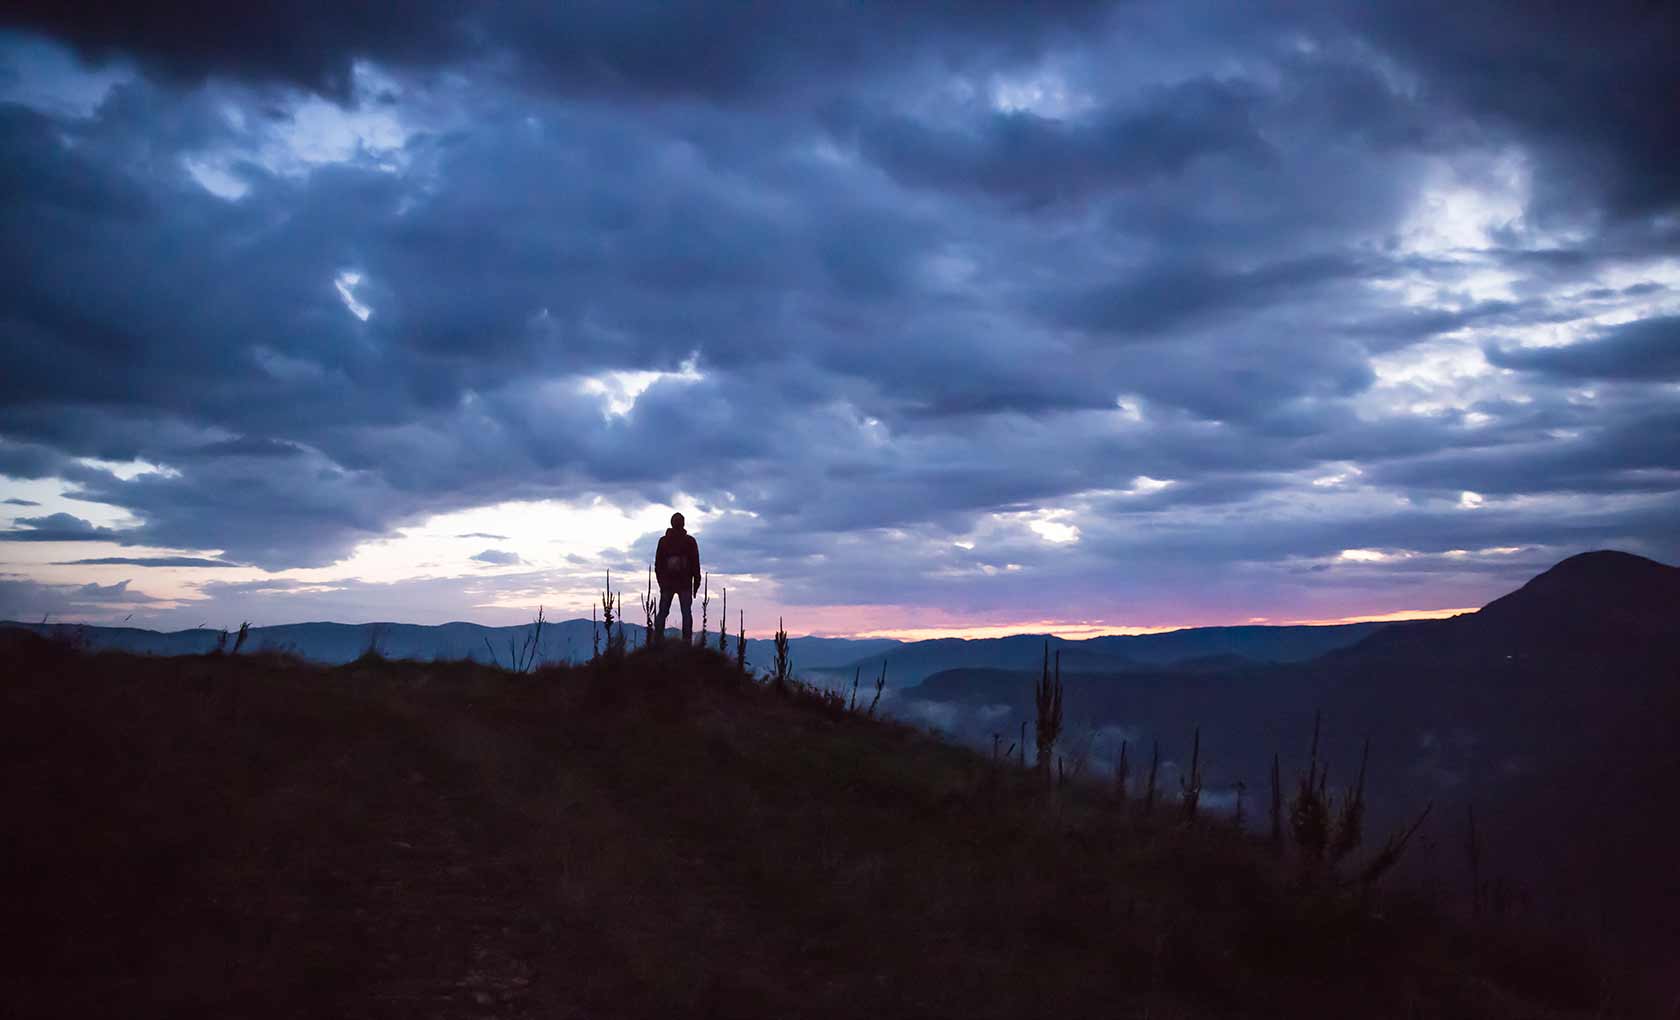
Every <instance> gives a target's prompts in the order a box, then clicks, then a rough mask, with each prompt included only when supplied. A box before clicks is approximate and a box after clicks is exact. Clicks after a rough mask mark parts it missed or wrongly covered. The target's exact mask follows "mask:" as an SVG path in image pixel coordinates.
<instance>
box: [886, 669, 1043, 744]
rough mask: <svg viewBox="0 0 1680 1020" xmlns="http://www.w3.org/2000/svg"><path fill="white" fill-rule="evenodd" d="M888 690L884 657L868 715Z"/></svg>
mask: <svg viewBox="0 0 1680 1020" xmlns="http://www.w3.org/2000/svg"><path fill="white" fill-rule="evenodd" d="M886 689H887V660H886V659H885V658H884V657H883V658H882V659H881V675H880V676H878V677H876V678H875V696H874V697H873V698H870V699H869V711H868V713H866V714H868V715H870V716H874V715H875V706H877V705H879V704H880V703H881V692H882V691H884V690H886ZM1021 725H1022V727H1023V729H1022V731H1021V732H1022V733H1023V737H1022V740H1021V747H1022V748H1023V750H1022V751H1021V754H1022V755H1023V756H1024V755H1025V754H1026V750H1025V748H1026V746H1027V745H1026V738H1025V736H1024V734H1025V733H1026V730H1025V729H1024V727H1025V726H1026V723H1022V724H1021Z"/></svg>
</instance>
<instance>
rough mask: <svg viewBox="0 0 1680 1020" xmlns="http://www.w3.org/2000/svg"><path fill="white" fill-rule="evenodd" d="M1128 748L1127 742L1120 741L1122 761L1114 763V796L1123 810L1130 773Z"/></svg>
mask: <svg viewBox="0 0 1680 1020" xmlns="http://www.w3.org/2000/svg"><path fill="white" fill-rule="evenodd" d="M1126 746H1127V742H1126V741H1124V740H1122V741H1120V760H1119V761H1117V762H1115V763H1114V796H1115V797H1116V798H1117V799H1118V800H1119V801H1120V808H1121V810H1125V807H1126V780H1127V778H1128V777H1127V772H1128V771H1130V769H1129V768H1128V766H1127V762H1126Z"/></svg>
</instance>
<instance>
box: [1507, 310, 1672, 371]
mask: <svg viewBox="0 0 1680 1020" xmlns="http://www.w3.org/2000/svg"><path fill="white" fill-rule="evenodd" d="M1483 353H1484V354H1485V355H1486V356H1487V359H1488V361H1490V362H1492V363H1493V364H1495V365H1498V366H1499V367H1500V368H1514V369H1517V370H1519V371H1524V372H1536V373H1539V374H1541V375H1544V376H1549V377H1552V378H1554V379H1563V380H1569V379H1617V380H1624V381H1627V380H1644V381H1652V382H1654V381H1657V380H1674V379H1680V316H1672V315H1671V316H1664V317H1660V318H1652V319H1641V320H1639V321H1636V322H1630V323H1627V324H1625V325H1622V326H1618V327H1615V328H1614V329H1611V330H1609V331H1607V332H1606V333H1605V335H1604V336H1601V337H1599V338H1598V339H1596V340H1586V341H1582V342H1580V343H1575V344H1571V345H1569V346H1568V347H1539V348H1511V349H1508V348H1503V347H1496V346H1492V345H1489V346H1488V347H1486V348H1484V349H1483Z"/></svg>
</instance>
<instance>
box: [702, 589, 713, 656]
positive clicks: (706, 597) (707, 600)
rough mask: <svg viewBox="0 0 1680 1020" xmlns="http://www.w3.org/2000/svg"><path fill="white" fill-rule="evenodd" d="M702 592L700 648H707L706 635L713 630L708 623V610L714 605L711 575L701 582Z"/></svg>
mask: <svg viewBox="0 0 1680 1020" xmlns="http://www.w3.org/2000/svg"><path fill="white" fill-rule="evenodd" d="M700 590H701V591H702V592H703V594H702V595H701V596H700V647H702V648H704V647H706V634H707V632H708V631H709V630H710V628H711V624H710V623H708V622H707V619H706V609H707V607H709V606H710V605H711V604H712V575H711V574H707V575H705V580H704V581H702V582H701V589H700Z"/></svg>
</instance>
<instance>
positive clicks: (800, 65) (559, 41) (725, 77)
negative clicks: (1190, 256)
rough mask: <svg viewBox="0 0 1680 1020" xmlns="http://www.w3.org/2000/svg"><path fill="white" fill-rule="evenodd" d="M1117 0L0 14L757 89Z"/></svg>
mask: <svg viewBox="0 0 1680 1020" xmlns="http://www.w3.org/2000/svg"><path fill="white" fill-rule="evenodd" d="M1108 6H1109V5H1107V4H1104V3H1097V2H1083V0H1060V2H1058V3H1054V4H1049V5H1045V4H1040V5H1036V6H1035V7H1034V8H1033V9H1032V10H1026V9H1023V8H1020V7H1018V6H1017V5H1014V4H1007V3H979V4H964V3H933V4H895V3H887V2H870V3H861V4H827V3H823V4H795V5H721V6H720V5H717V4H708V3H703V2H699V0H682V2H677V3H636V2H631V3H606V2H584V3H571V4H561V5H555V4H548V3H543V2H540V0H518V2H511V3H496V4H485V3H476V4H468V5H459V4H450V3H431V2H423V3H418V4H410V5H407V6H405V7H404V8H403V10H402V11H400V12H395V11H393V10H392V9H391V8H390V7H389V5H385V4H377V3H366V2H359V0H351V2H346V3H306V4H294V5H289V6H287V7H285V8H275V9H273V10H269V9H263V8H247V7H246V6H243V5H232V6H228V7H214V6H210V7H207V6H205V5H204V4H200V3H191V2H166V3H159V4H149V5H147V7H146V8H145V9H144V10H141V9H137V8H136V9H130V8H126V7H124V6H122V5H104V6H100V7H98V8H95V9H94V10H91V11H85V10H84V11H70V10H69V9H67V8H64V7H62V6H61V5H54V4H41V3H24V4H22V5H20V6H18V7H15V8H14V9H13V10H12V11H11V13H10V14H9V15H8V17H7V19H6V20H7V21H9V22H10V23H12V24H14V25H17V26H19V27H23V28H26V29H30V30H34V31H40V32H45V33H47V34H49V35H53V36H56V37H59V38H63V39H66V40H67V41H69V42H71V43H72V44H73V45H75V46H76V47H77V48H78V49H79V50H80V51H81V52H83V53H84V54H87V55H89V56H91V57H93V58H96V59H103V58H108V57H111V56H117V55H121V56H129V57H133V58H136V59H138V60H141V61H142V62H144V63H145V64H146V65H147V66H149V67H154V68H157V69H158V70H160V71H161V72H163V73H165V74H167V75H170V76H172V77H177V78H185V79H188V80H196V79H202V78H203V77H205V76H207V75H225V76H229V77H238V78H253V79H257V80H272V81H282V82H289V83H292V84H295V85H299V86H302V87H304V88H308V89H313V90H317V91H321V92H323V93H327V94H330V95H336V96H343V97H347V96H348V93H349V88H350V79H351V65H352V63H353V62H354V61H355V60H357V59H359V58H364V59H370V60H375V61H379V62H382V63H387V64H392V65H397V66H405V67H418V68H427V67H435V66H440V65H446V64H448V63H450V62H453V61H459V60H469V61H470V60H474V59H476V58H502V59H504V60H505V59H508V58H511V59H512V61H513V63H514V64H515V66H516V67H517V68H518V71H519V73H520V74H521V75H523V76H525V77H527V78H528V79H530V80H532V81H533V82H535V83H537V84H539V85H540V86H542V87H545V88H551V89H557V90H560V91H564V92H583V93H591V94H598V93H605V94H613V95H631V96H650V97H682V96H699V97H707V98H718V99H750V100H755V101H756V100H760V99H762V98H764V97H765V96H766V95H772V94H774V93H775V92H776V91H777V90H779V89H786V88H787V87H789V86H797V85H798V84H799V83H800V82H802V81H809V80H812V79H819V80H820V79H822V78H824V77H827V76H833V75H845V74H857V73H860V72H862V71H866V70H867V69H869V68H872V67H878V66H880V65H883V64H889V65H890V64H893V63H897V62H900V61H903V60H906V59H909V58H914V57H916V56H917V55H918V54H919V52H920V51H922V50H924V49H926V48H928V42H929V41H930V37H932V38H936V39H939V40H940V42H942V43H943V44H944V45H945V46H946V47H948V48H949V49H951V50H952V51H953V53H952V56H958V55H961V54H963V53H965V52H973V51H976V50H980V51H992V52H997V53H1001V54H1004V55H1015V56H1020V55H1024V54H1030V53H1032V52H1035V51H1036V50H1037V49H1038V47H1039V46H1040V45H1042V44H1043V42H1044V41H1045V40H1046V39H1047V38H1054V37H1056V36H1060V35H1065V34H1067V33H1068V32H1071V31H1074V30H1078V29H1082V28H1087V27H1091V26H1094V25H1096V24H1099V23H1100V22H1101V20H1102V16H1103V14H1104V10H1105V8H1107V7H1108Z"/></svg>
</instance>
